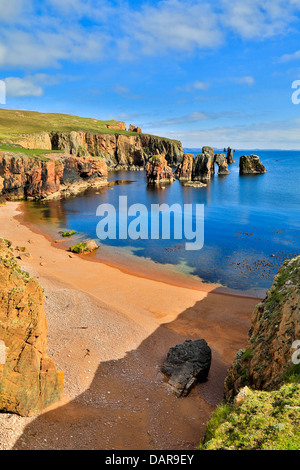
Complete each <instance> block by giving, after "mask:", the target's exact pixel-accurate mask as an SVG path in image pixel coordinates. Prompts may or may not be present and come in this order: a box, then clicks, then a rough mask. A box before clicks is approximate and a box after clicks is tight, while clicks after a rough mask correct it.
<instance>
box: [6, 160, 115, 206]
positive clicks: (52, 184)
mask: <svg viewBox="0 0 300 470" xmlns="http://www.w3.org/2000/svg"><path fill="white" fill-rule="evenodd" d="M106 183H107V165H106V162H105V160H104V159H102V158H94V159H93V158H87V157H83V158H77V157H70V156H64V155H59V156H58V155H57V154H55V155H54V154H53V155H47V158H44V159H40V158H39V157H32V156H27V155H23V154H12V153H8V152H0V196H1V195H4V196H5V198H6V199H10V200H12V199H23V198H25V199H30V198H33V199H43V198H47V197H48V198H49V197H53V198H55V197H60V196H61V195H62V194H63V193H65V194H66V195H69V194H72V193H76V192H78V191H79V190H80V189H84V187H88V186H101V185H103V184H106Z"/></svg>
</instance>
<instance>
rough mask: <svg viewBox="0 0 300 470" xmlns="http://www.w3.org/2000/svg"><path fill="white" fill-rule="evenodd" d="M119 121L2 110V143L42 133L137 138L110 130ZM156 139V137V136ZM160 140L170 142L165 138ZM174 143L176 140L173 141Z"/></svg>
mask: <svg viewBox="0 0 300 470" xmlns="http://www.w3.org/2000/svg"><path fill="white" fill-rule="evenodd" d="M117 123H118V121H114V120H111V121H99V120H97V119H91V118H83V117H79V116H73V115H69V114H55V113H38V112H36V111H15V110H10V109H0V141H2V142H7V141H10V142H13V141H16V140H17V139H19V135H20V134H37V133H40V132H71V131H85V132H92V133H98V134H111V135H116V134H124V135H132V136H137V135H138V134H137V133H136V132H128V131H122V130H116V129H108V128H107V127H106V126H107V125H115V124H117ZM155 137H156V136H155ZM158 138H159V139H164V140H170V141H172V139H167V138H163V137H158ZM173 142H174V140H173Z"/></svg>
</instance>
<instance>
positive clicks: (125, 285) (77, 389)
mask: <svg viewBox="0 0 300 470" xmlns="http://www.w3.org/2000/svg"><path fill="white" fill-rule="evenodd" d="M19 214H20V204H19V203H15V202H9V203H7V205H6V206H4V207H1V209H0V226H1V230H0V236H2V237H4V238H7V239H9V240H11V241H12V243H13V246H17V245H19V246H25V247H26V248H27V249H28V251H29V253H30V255H31V257H30V258H28V259H23V260H22V261H20V265H21V266H22V268H24V269H25V270H26V271H28V272H29V273H30V275H32V276H33V277H36V278H38V280H39V282H40V284H41V285H42V286H43V288H44V289H45V296H46V301H45V311H46V317H47V321H48V352H49V356H51V357H52V358H53V359H54V360H55V362H56V365H57V368H58V369H60V370H63V371H64V376H65V391H64V397H63V399H62V401H61V402H60V403H56V404H55V405H54V406H52V407H51V408H50V409H47V410H45V411H44V412H43V413H42V414H41V415H39V416H38V417H35V418H21V417H18V416H12V415H6V414H2V415H0V429H1V431H0V433H1V436H0V449H194V448H196V447H197V446H198V444H199V442H200V440H201V438H202V437H203V435H204V432H205V425H206V422H207V420H208V419H209V417H210V415H211V413H212V412H213V410H214V409H215V407H216V405H217V404H218V403H219V402H220V400H221V399H222V395H223V382H224V377H225V374H226V371H227V369H228V367H229V366H230V364H231V363H232V361H233V358H234V356H235V354H236V352H237V350H238V349H240V348H242V347H245V344H246V340H247V332H248V329H249V325H250V316H251V313H252V311H253V308H254V306H255V305H256V304H257V303H258V299H255V298H248V297H242V296H234V295H229V294H226V293H224V292H220V290H219V289H218V288H217V287H215V286H212V285H211V286H209V287H207V285H206V286H203V289H195V288H189V287H186V286H176V285H174V284H172V283H170V284H168V283H167V282H159V281H158V280H155V279H149V278H145V277H142V276H135V275H132V274H130V273H129V272H124V270H123V271H122V270H120V269H118V268H116V267H113V266H109V265H107V264H103V263H99V262H97V263H95V262H93V263H92V262H89V261H88V258H89V256H86V257H85V259H83V258H82V257H79V256H76V255H73V254H72V255H71V254H70V253H68V252H67V251H65V250H62V249H58V248H57V247H56V246H54V245H53V244H51V242H50V241H49V240H48V239H47V238H46V237H45V236H43V235H42V234H39V233H36V232H33V231H32V230H30V228H29V227H27V226H25V225H24V224H23V223H22V221H21V219H20V217H18V216H19ZM100 249H101V248H100ZM196 338H204V339H205V340H206V341H207V342H208V344H209V346H210V347H211V349H212V352H213V360H212V367H211V371H210V374H209V379H208V381H207V382H206V383H204V384H200V385H198V386H197V387H195V389H194V390H193V391H192V392H191V394H190V395H189V396H188V397H186V398H181V399H177V398H175V397H174V396H173V395H170V394H169V393H168V391H167V389H166V386H165V383H164V380H163V377H162V376H161V374H160V372H159V370H160V366H161V364H162V362H163V360H164V358H165V357H166V354H167V352H168V349H169V348H170V347H171V346H174V345H175V344H178V343H180V342H182V341H184V340H185V339H196Z"/></svg>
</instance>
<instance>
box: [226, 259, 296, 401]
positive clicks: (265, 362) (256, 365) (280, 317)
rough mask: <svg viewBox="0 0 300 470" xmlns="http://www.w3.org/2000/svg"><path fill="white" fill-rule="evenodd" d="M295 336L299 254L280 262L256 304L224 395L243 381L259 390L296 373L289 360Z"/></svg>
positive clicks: (229, 394)
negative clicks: (271, 283) (243, 347)
mask: <svg viewBox="0 0 300 470" xmlns="http://www.w3.org/2000/svg"><path fill="white" fill-rule="evenodd" d="M297 340H300V256H298V257H297V258H294V259H293V260H289V261H286V262H285V263H284V264H283V266H282V267H281V268H280V270H279V272H278V274H277V276H275V278H274V282H273V285H272V287H271V289H269V291H268V292H267V297H266V299H265V300H264V301H263V302H261V303H260V304H258V305H257V307H256V309H255V311H254V313H253V317H252V325H251V329H250V331H249V343H248V346H247V349H246V350H245V351H239V352H238V354H237V356H236V359H235V362H234V365H233V367H232V368H231V369H230V370H229V372H228V376H227V378H226V381H225V397H226V399H227V400H231V399H232V398H233V397H234V396H235V395H236V394H237V393H238V391H239V390H240V388H242V387H244V386H245V385H248V386H250V387H251V388H254V389H258V390H273V389H276V388H278V387H279V386H280V385H281V384H282V383H284V381H285V379H286V377H287V376H290V375H292V374H293V373H294V372H295V373H297V365H296V364H293V363H292V355H293V354H294V353H295V352H296V350H295V349H293V345H294V342H295V341H297ZM298 368H299V366H298ZM293 371H294V372H293Z"/></svg>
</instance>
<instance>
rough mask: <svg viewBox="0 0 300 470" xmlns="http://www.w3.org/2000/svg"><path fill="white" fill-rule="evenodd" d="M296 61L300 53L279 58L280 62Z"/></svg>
mask: <svg viewBox="0 0 300 470" xmlns="http://www.w3.org/2000/svg"><path fill="white" fill-rule="evenodd" d="M297 59H300V51H296V52H294V53H293V54H284V55H283V56H281V57H280V62H290V61H291V60H297Z"/></svg>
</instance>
